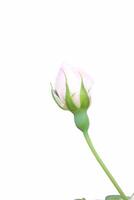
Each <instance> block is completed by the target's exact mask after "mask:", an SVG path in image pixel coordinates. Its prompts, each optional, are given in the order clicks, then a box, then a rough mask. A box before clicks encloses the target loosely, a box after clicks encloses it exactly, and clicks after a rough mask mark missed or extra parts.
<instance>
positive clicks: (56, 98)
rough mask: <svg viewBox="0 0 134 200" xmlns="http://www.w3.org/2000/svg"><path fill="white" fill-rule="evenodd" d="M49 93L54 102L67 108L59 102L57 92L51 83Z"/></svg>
mask: <svg viewBox="0 0 134 200" xmlns="http://www.w3.org/2000/svg"><path fill="white" fill-rule="evenodd" d="M51 94H52V97H53V99H54V101H55V102H56V104H57V105H58V106H59V107H60V108H61V109H63V110H67V108H66V107H65V105H63V103H62V102H61V100H60V98H59V96H58V95H57V93H56V92H55V90H54V89H53V86H52V84H51Z"/></svg>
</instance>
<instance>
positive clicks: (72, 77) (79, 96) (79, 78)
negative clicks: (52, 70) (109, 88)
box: [52, 66, 92, 113]
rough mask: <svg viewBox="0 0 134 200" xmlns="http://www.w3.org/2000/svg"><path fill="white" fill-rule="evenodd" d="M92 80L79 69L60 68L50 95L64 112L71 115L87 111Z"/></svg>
mask: <svg viewBox="0 0 134 200" xmlns="http://www.w3.org/2000/svg"><path fill="white" fill-rule="evenodd" d="M91 85H92V80H91V78H90V76H89V75H88V74H87V73H85V72H84V71H83V70H81V69H75V68H70V67H65V66H63V67H61V68H60V70H59V73H58V75H57V78H56V83H55V89H53V87H52V95H53V98H54V100H55V101H56V103H57V104H58V105H59V106H60V107H61V108H62V109H64V110H69V111H71V112H73V113H75V112H77V111H78V110H81V109H85V110H87V109H88V107H89V106H90V103H91V98H90V89H91Z"/></svg>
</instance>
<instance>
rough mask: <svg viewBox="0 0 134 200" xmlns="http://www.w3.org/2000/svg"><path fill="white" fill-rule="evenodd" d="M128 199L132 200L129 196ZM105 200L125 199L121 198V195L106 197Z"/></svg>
mask: <svg viewBox="0 0 134 200" xmlns="http://www.w3.org/2000/svg"><path fill="white" fill-rule="evenodd" d="M127 198H128V199H130V197H128V196H127ZM105 200H123V198H122V197H121V195H109V196H106V197H105Z"/></svg>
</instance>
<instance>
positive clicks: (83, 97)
mask: <svg viewBox="0 0 134 200" xmlns="http://www.w3.org/2000/svg"><path fill="white" fill-rule="evenodd" d="M65 102H66V105H67V108H68V110H70V111H71V112H72V113H75V112H77V111H78V110H87V109H88V108H89V106H90V103H91V99H90V97H89V95H88V92H87V90H86V89H85V87H84V83H83V80H82V78H81V88H80V106H79V107H78V105H76V104H75V103H74V101H73V98H72V95H71V93H70V89H69V86H68V82H67V79H66V96H65Z"/></svg>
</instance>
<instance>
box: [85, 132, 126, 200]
mask: <svg viewBox="0 0 134 200" xmlns="http://www.w3.org/2000/svg"><path fill="white" fill-rule="evenodd" d="M84 137H85V139H86V142H87V144H88V146H89V148H90V149H91V151H92V153H93V155H94V156H95V158H96V160H97V161H98V163H99V164H100V166H101V167H102V169H103V170H104V172H105V173H106V175H107V176H108V178H109V179H110V180H111V182H112V183H113V185H114V186H115V188H116V189H117V191H118V192H119V194H120V195H121V197H122V199H123V200H128V198H127V196H126V195H125V193H124V192H123V191H122V189H121V188H120V186H119V185H118V183H117V181H116V180H115V178H114V177H113V176H112V174H111V173H110V171H109V170H108V168H107V167H106V165H105V164H104V162H103V161H102V159H101V158H100V156H99V155H98V153H97V151H96V150H95V148H94V146H93V143H92V141H91V139H90V137H89V135H88V133H84Z"/></svg>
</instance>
